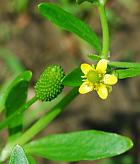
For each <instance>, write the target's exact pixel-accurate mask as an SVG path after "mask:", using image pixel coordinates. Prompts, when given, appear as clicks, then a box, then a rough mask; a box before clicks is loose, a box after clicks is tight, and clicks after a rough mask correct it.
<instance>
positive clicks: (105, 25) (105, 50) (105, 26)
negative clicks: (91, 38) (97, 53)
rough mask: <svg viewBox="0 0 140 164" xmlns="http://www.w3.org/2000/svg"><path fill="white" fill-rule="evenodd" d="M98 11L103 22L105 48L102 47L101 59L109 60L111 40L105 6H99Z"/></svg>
mask: <svg viewBox="0 0 140 164" xmlns="http://www.w3.org/2000/svg"><path fill="white" fill-rule="evenodd" d="M98 10H99V13H100V20H101V26H102V31H103V46H102V52H101V57H102V58H104V59H108V54H109V46H110V45H109V42H110V40H109V28H108V22H107V16H106V11H105V8H104V5H102V4H100V5H98Z"/></svg>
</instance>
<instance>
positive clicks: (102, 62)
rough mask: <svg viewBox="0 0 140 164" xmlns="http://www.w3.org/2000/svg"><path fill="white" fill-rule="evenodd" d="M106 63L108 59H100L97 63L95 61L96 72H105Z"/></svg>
mask: <svg viewBox="0 0 140 164" xmlns="http://www.w3.org/2000/svg"><path fill="white" fill-rule="evenodd" d="M107 63H108V60H106V59H101V60H100V61H99V62H98V63H97V66H96V70H97V72H98V73H101V74H105V73H106V69H107Z"/></svg>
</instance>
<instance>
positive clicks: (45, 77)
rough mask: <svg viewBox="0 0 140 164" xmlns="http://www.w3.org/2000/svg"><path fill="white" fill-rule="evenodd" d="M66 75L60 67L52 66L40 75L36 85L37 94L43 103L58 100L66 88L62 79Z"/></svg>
mask: <svg viewBox="0 0 140 164" xmlns="http://www.w3.org/2000/svg"><path fill="white" fill-rule="evenodd" d="M64 76H65V74H64V71H63V69H62V67H60V66H59V65H50V66H48V67H47V68H46V69H45V70H44V72H43V73H42V74H41V75H40V78H39V80H38V81H37V83H36V85H35V93H36V96H37V98H38V99H39V100H41V101H51V100H53V99H54V98H56V97H57V96H58V95H59V94H60V93H61V92H62V89H63V88H64V86H63V84H62V79H63V78H64Z"/></svg>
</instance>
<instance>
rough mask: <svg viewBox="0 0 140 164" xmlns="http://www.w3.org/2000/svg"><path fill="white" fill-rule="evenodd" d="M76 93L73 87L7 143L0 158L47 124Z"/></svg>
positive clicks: (7, 154) (2, 158) (76, 90)
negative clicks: (14, 138)
mask: <svg viewBox="0 0 140 164" xmlns="http://www.w3.org/2000/svg"><path fill="white" fill-rule="evenodd" d="M77 95H78V88H73V89H72V90H71V91H70V92H69V93H68V94H67V95H66V96H65V97H64V98H63V99H62V100H61V101H60V102H59V103H58V104H57V105H56V106H55V107H53V108H52V109H51V110H50V111H49V112H48V113H47V114H46V115H45V116H44V117H42V118H41V119H39V120H38V121H37V122H36V123H35V124H34V125H33V126H32V127H31V128H30V129H28V130H27V131H26V132H25V133H24V134H23V135H22V136H21V137H20V138H18V139H16V140H15V141H13V142H11V143H8V144H7V145H6V146H5V148H4V149H3V151H2V153H1V158H0V160H1V161H3V160H5V159H6V158H7V157H8V156H9V154H10V152H11V150H12V148H13V146H14V145H16V144H19V145H23V144H25V143H27V142H28V141H29V140H31V139H32V138H33V137H34V136H35V135H36V134H38V133H39V132H40V131H41V130H43V129H44V128H45V127H46V126H48V125H49V123H50V122H52V121H53V120H54V119H55V118H56V117H57V116H58V115H59V114H60V113H61V112H62V111H63V110H64V109H65V107H66V106H67V105H68V104H69V103H70V102H71V101H72V100H73V99H74V98H75V97H76V96H77Z"/></svg>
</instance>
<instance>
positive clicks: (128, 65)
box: [109, 61, 140, 69]
mask: <svg viewBox="0 0 140 164" xmlns="http://www.w3.org/2000/svg"><path fill="white" fill-rule="evenodd" d="M109 65H110V66H111V67H114V68H139V69H140V63H130V62H113V61H111V62H109Z"/></svg>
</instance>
